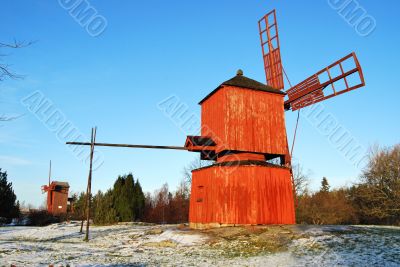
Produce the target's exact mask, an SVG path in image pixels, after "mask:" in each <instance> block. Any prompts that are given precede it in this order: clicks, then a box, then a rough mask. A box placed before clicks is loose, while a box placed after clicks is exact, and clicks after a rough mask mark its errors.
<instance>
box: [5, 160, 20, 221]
mask: <svg viewBox="0 0 400 267" xmlns="http://www.w3.org/2000/svg"><path fill="white" fill-rule="evenodd" d="M16 200H17V197H16V195H15V194H14V190H13V189H12V183H11V182H10V183H9V182H8V181H7V172H2V171H1V168H0V217H3V218H7V219H12V218H17V217H19V213H20V211H19V203H18V202H17V201H16Z"/></svg>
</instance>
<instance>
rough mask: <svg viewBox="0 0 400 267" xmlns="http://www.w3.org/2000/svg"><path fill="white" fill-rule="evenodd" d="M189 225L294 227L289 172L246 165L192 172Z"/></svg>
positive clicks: (281, 169) (287, 170) (217, 167)
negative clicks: (271, 225)
mask: <svg viewBox="0 0 400 267" xmlns="http://www.w3.org/2000/svg"><path fill="white" fill-rule="evenodd" d="M189 222H190V223H191V224H193V223H201V224H210V223H220V224H294V223H295V213H294V201H293V191H292V182H291V178H290V171H289V169H287V168H280V167H268V166H259V165H247V166H214V167H209V168H203V169H198V170H194V171H193V172H192V191H191V199H190V212H189Z"/></svg>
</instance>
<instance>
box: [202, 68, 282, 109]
mask: <svg viewBox="0 0 400 267" xmlns="http://www.w3.org/2000/svg"><path fill="white" fill-rule="evenodd" d="M224 85H228V86H236V87H241V88H246V89H250V90H258V91H264V92H269V93H275V94H281V95H286V93H285V92H283V91H280V90H278V89H275V88H272V87H271V86H268V85H266V84H263V83H260V82H257V81H256V80H253V79H250V78H247V77H246V76H243V75H242V74H241V72H239V71H238V74H237V75H236V76H235V77H233V78H232V79H230V80H227V81H225V82H223V83H222V84H221V85H220V86H218V87H217V88H216V89H215V90H213V91H212V92H211V93H209V94H208V95H207V96H206V97H205V98H203V100H201V101H200V102H199V104H201V103H203V102H204V101H205V100H207V99H208V98H209V97H210V96H212V95H213V94H214V93H215V92H217V91H218V90H219V89H220V88H221V87H222V86H224Z"/></svg>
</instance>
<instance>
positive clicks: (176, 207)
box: [70, 174, 190, 225]
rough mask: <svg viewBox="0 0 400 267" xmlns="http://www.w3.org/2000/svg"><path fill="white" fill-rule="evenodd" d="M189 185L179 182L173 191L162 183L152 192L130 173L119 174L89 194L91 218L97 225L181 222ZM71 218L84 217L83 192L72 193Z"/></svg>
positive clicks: (84, 200) (186, 202)
mask: <svg viewBox="0 0 400 267" xmlns="http://www.w3.org/2000/svg"><path fill="white" fill-rule="evenodd" d="M189 197H190V196H189V186H188V185H187V183H186V182H182V183H181V184H180V185H179V187H178V189H177V190H176V191H175V192H170V191H169V187H168V184H164V185H163V186H162V187H161V188H160V189H158V190H156V191H155V192H154V193H153V194H150V193H147V194H144V193H143V190H142V187H141V185H140V182H139V180H138V179H137V180H136V181H135V179H134V177H133V175H132V174H128V175H124V176H119V177H118V178H117V180H116V181H115V183H114V186H113V187H112V188H111V189H109V190H107V191H106V192H104V193H103V192H102V191H98V192H97V193H96V194H95V195H93V196H92V197H91V211H90V213H91V218H92V219H93V222H94V223H95V224H97V225H106V224H113V223H117V222H133V221H142V222H152V223H183V222H187V220H188V215H189ZM73 198H74V209H73V210H74V211H73V213H72V214H71V216H70V218H71V219H77V220H82V219H84V218H85V216H86V215H85V211H86V194H85V193H84V192H82V193H80V194H79V195H77V194H75V195H74V197H73Z"/></svg>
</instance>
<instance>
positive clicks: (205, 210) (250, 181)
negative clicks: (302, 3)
mask: <svg viewBox="0 0 400 267" xmlns="http://www.w3.org/2000/svg"><path fill="white" fill-rule="evenodd" d="M259 30H260V39H261V46H262V53H263V61H264V67H265V74H266V78H267V85H265V84H263V83H260V82H257V81H255V80H252V79H249V78H247V77H245V76H243V72H242V71H240V70H239V71H238V73H237V75H236V76H235V77H233V78H232V79H230V80H228V81H225V82H223V83H222V84H221V85H219V86H218V87H217V88H216V89H215V90H213V91H212V92H211V93H210V94H208V95H207V96H206V97H205V98H204V99H203V100H201V101H200V103H199V104H200V105H201V135H200V136H188V137H187V138H186V142H185V146H184V147H177V146H154V145H128V144H110V143H95V142H94V141H93V140H92V142H91V143H87V142H67V144H71V145H87V146H91V156H93V148H94V146H110V147H130V148H155V149H179V150H188V151H193V152H200V155H201V159H204V160H212V161H214V164H213V165H210V166H207V167H204V168H200V169H196V170H193V171H192V189H191V196H190V212H189V222H190V225H191V227H193V228H203V227H213V226H220V225H242V224H293V223H295V212H294V196H293V183H292V179H291V155H290V153H289V146H288V139H287V134H286V126H285V110H292V111H294V110H298V109H301V108H304V107H306V106H309V105H312V104H314V103H317V102H320V101H323V100H326V99H328V98H331V97H334V96H337V95H340V94H343V93H345V92H349V91H351V90H354V89H357V88H359V87H361V86H364V84H365V83H364V77H363V74H362V70H361V66H360V64H359V62H358V60H357V57H356V55H355V53H351V54H349V55H347V56H346V57H344V58H342V59H340V60H338V61H336V62H335V63H333V64H331V65H329V66H328V67H326V68H324V69H322V70H321V71H319V72H317V73H316V74H314V75H312V76H311V77H309V78H307V79H306V80H304V81H303V82H301V83H299V84H297V85H295V86H290V88H289V89H288V90H286V91H285V92H283V91H282V90H283V89H284V88H285V86H284V75H286V74H285V72H284V69H283V67H282V61H281V55H280V45H279V36H278V25H277V21H276V13H275V10H273V11H272V12H270V13H268V14H267V15H265V16H264V17H263V18H262V19H261V20H260V21H259ZM289 85H290V83H289ZM286 95H287V98H286V99H285V96H286ZM91 159H92V157H91ZM90 173H91V171H90ZM89 177H91V174H90V175H89ZM88 181H89V182H88V188H90V183H91V182H90V181H91V178H89V180H88ZM89 192H90V191H89ZM89 194H90V193H89ZM88 211H89V209H87V212H88ZM88 214H89V212H88Z"/></svg>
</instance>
